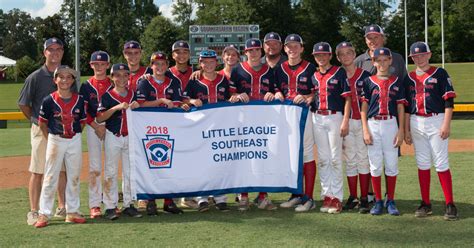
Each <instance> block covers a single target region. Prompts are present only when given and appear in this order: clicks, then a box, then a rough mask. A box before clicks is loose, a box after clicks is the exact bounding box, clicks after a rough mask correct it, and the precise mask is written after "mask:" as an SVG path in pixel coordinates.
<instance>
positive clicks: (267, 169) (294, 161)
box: [127, 101, 308, 199]
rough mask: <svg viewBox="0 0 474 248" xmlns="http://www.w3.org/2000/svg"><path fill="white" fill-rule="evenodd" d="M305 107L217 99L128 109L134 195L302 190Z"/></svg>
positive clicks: (166, 195) (297, 191)
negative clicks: (193, 105)
mask: <svg viewBox="0 0 474 248" xmlns="http://www.w3.org/2000/svg"><path fill="white" fill-rule="evenodd" d="M307 114H308V108H306V107H301V106H296V105H292V104H291V103H290V102H285V103H279V102H272V103H266V102H263V101H255V102H250V103H249V104H231V103H219V104H209V105H205V106H203V107H201V108H199V109H193V110H191V111H190V112H183V111H182V110H179V109H174V110H167V109H163V108H140V109H135V110H133V111H130V110H128V112H127V118H128V119H127V122H128V130H129V135H130V136H129V146H130V163H131V165H132V176H131V178H132V180H133V181H132V184H133V188H134V191H135V192H136V193H137V198H138V199H155V198H173V197H183V196H199V195H219V194H227V193H239V192H260V191H262V192H291V193H301V192H302V174H303V173H302V168H303V149H302V147H303V145H302V141H303V132H304V125H305V122H306V116H307Z"/></svg>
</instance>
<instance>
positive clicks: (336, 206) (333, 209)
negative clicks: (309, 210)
mask: <svg viewBox="0 0 474 248" xmlns="http://www.w3.org/2000/svg"><path fill="white" fill-rule="evenodd" d="M341 211H342V202H341V201H340V200H339V199H337V198H336V197H334V198H332V200H331V204H330V205H329V208H328V213H330V214H339V213H341Z"/></svg>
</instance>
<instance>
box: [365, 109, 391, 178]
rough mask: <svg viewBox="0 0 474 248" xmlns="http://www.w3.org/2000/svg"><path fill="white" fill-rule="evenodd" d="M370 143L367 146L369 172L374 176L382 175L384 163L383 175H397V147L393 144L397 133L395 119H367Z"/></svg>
mask: <svg viewBox="0 0 474 248" xmlns="http://www.w3.org/2000/svg"><path fill="white" fill-rule="evenodd" d="M368 125H369V132H370V135H372V142H373V144H372V145H368V146H367V150H368V154H369V163H370V174H371V175H372V176H374V177H379V176H381V175H382V172H383V167H384V164H385V175H387V176H396V175H398V148H396V147H395V145H394V144H393V141H394V139H395V138H396V136H397V133H398V125H397V119H396V118H395V117H393V118H392V119H388V120H375V119H373V118H370V119H369V120H368Z"/></svg>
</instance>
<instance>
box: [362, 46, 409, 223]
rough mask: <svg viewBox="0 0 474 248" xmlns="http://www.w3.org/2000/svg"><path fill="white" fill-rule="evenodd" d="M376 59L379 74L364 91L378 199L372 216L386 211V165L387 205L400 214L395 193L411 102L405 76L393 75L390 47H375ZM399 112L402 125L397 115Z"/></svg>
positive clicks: (368, 80) (365, 123) (366, 129)
mask: <svg viewBox="0 0 474 248" xmlns="http://www.w3.org/2000/svg"><path fill="white" fill-rule="evenodd" d="M372 60H373V63H374V66H375V67H376V68H377V74H376V75H374V76H371V77H369V78H366V79H365V80H364V84H363V88H362V94H361V95H362V97H361V101H362V108H361V119H362V128H363V132H364V142H365V144H367V145H368V147H367V148H368V155H369V164H370V174H371V175H372V185H373V188H374V192H375V199H376V202H375V204H374V206H373V207H372V209H371V210H370V213H371V214H372V215H381V214H382V213H383V208H384V203H383V201H382V187H381V181H382V179H381V175H382V172H383V167H385V179H386V185H387V204H386V208H387V211H388V213H389V214H390V215H400V212H399V211H398V209H397V207H396V205H395V201H394V196H395V185H396V182H397V175H398V147H399V146H400V145H401V144H402V141H403V135H404V117H405V116H404V115H405V108H404V105H405V104H406V103H407V102H406V100H405V93H404V89H403V79H400V78H398V77H397V76H395V75H390V65H391V63H392V54H391V52H390V49H388V48H384V47H382V48H377V49H375V51H374V55H373V59H372ZM397 115H398V122H399V123H398V127H397V119H396V118H395V116H397ZM384 165H385V166H384Z"/></svg>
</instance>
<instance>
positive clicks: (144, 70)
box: [128, 66, 150, 92]
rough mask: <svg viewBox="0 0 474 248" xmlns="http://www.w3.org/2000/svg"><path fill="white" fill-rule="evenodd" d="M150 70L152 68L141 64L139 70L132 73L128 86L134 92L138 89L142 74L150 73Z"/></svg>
mask: <svg viewBox="0 0 474 248" xmlns="http://www.w3.org/2000/svg"><path fill="white" fill-rule="evenodd" d="M149 71H150V70H149V69H148V68H147V67H144V66H140V68H138V71H136V72H133V73H130V77H129V79H128V88H129V89H131V90H132V91H134V92H135V91H137V83H138V80H139V79H140V77H141V76H143V74H146V73H149Z"/></svg>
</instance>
